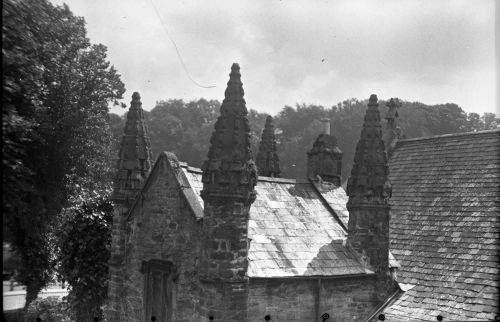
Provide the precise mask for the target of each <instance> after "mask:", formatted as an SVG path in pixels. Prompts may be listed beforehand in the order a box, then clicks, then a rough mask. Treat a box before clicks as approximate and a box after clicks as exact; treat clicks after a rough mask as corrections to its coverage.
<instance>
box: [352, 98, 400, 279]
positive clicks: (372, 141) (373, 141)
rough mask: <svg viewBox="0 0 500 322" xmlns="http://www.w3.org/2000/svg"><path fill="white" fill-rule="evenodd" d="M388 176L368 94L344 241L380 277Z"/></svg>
mask: <svg viewBox="0 0 500 322" xmlns="http://www.w3.org/2000/svg"><path fill="white" fill-rule="evenodd" d="M388 174H389V168H388V165H387V156H386V153H385V147H384V142H383V141H382V128H381V125H380V114H379V110H378V103H377V96H376V95H371V96H370V100H369V103H368V109H367V111H366V116H365V120H364V124H363V128H362V130H361V138H360V139H359V141H358V144H357V145H356V152H355V155H354V164H353V167H352V171H351V176H350V177H349V180H348V183H347V195H348V196H349V201H348V202H347V210H349V224H348V242H349V243H350V245H352V246H353V247H354V248H355V249H356V250H357V251H358V252H359V253H360V254H362V256H363V257H364V258H365V259H366V260H367V262H368V264H369V265H370V266H371V267H372V268H373V269H374V270H375V272H376V273H378V274H381V276H383V275H384V274H388V272H389V210H390V205H389V198H390V196H391V185H390V183H389V180H388Z"/></svg>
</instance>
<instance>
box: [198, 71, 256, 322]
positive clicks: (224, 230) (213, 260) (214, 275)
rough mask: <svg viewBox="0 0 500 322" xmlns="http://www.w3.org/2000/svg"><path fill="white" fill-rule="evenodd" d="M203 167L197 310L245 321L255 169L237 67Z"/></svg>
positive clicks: (215, 315) (228, 319) (232, 74)
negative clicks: (202, 208) (201, 236)
mask: <svg viewBox="0 0 500 322" xmlns="http://www.w3.org/2000/svg"><path fill="white" fill-rule="evenodd" d="M229 76H230V79H229V82H228V83H227V89H226V91H225V98H224V101H223V102H222V106H221V108H220V116H219V118H218V119H217V122H216V123H215V131H214V132H213V134H212V137H211V139H210V150H209V152H208V159H207V160H206V161H205V162H204V163H203V166H202V171H203V174H202V181H203V190H202V191H201V196H202V198H203V200H204V204H205V206H204V219H203V240H204V246H203V247H202V256H201V258H202V267H203V272H202V273H201V274H200V275H201V276H200V280H201V282H202V290H201V294H200V301H201V303H200V304H201V310H202V311H203V312H204V313H205V314H206V315H207V316H213V317H214V320H215V321H247V301H248V277H247V275H246V273H247V268H248V258H247V255H248V247H249V245H248V244H249V243H248V238H247V234H248V219H249V211H250V206H251V204H252V203H253V202H254V200H255V196H256V195H255V190H254V187H255V185H256V182H257V169H256V166H255V164H254V161H253V160H252V153H251V150H250V127H249V123H248V119H247V114H248V111H247V108H246V103H245V100H244V98H243V95H244V92H243V87H242V83H241V79H240V77H241V75H240V67H239V65H238V64H236V63H235V64H233V65H232V67H231V73H230V74H229Z"/></svg>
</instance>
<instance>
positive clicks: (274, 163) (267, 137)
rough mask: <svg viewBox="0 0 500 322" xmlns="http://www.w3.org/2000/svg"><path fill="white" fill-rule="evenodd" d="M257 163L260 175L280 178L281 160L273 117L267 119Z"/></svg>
mask: <svg viewBox="0 0 500 322" xmlns="http://www.w3.org/2000/svg"><path fill="white" fill-rule="evenodd" d="M256 163H257V168H258V169H259V175H261V176H265V177H275V178H278V177H279V176H280V173H281V170H280V160H279V157H278V153H277V149H276V138H275V136H274V123H273V118H272V117H271V116H268V117H267V118H266V124H265V125H264V131H262V139H261V141H260V145H259V152H258V153H257V159H256Z"/></svg>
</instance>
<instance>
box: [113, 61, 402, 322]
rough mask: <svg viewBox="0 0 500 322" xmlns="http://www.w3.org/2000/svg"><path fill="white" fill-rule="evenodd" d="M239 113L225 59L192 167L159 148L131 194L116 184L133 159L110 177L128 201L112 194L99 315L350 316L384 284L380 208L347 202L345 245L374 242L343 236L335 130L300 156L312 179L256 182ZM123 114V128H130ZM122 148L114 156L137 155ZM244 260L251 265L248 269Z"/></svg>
mask: <svg viewBox="0 0 500 322" xmlns="http://www.w3.org/2000/svg"><path fill="white" fill-rule="evenodd" d="M135 104H137V102H136V103H135ZM139 114H140V113H139ZM139 114H137V115H139ZM246 114H247V111H246V106H245V101H244V99H243V88H242V84H241V80H240V74H239V66H238V65H237V64H234V65H233V66H232V71H231V74H230V80H229V82H228V88H227V90H226V95H225V100H224V102H223V104H222V107H221V116H220V117H219V119H218V120H217V123H216V126H215V131H214V133H213V135H212V138H211V148H210V151H209V153H208V159H207V161H206V162H205V163H204V165H203V169H202V171H200V170H198V169H193V168H190V167H188V166H187V165H181V164H180V163H179V162H178V160H177V158H176V157H175V155H173V154H171V153H167V152H165V153H162V154H161V155H160V157H159V158H158V160H157V162H156V163H155V165H154V167H153V169H152V171H151V174H150V175H149V177H148V179H147V180H146V182H145V183H144V184H142V182H140V183H141V186H142V188H141V190H140V191H139V192H138V191H137V190H134V189H135V188H136V185H132V184H127V182H132V181H133V179H134V178H135V177H134V176H130V178H129V176H128V174H129V173H136V174H138V175H139V176H140V178H144V177H143V176H142V173H140V171H139V170H140V168H137V167H136V166H137V165H141V162H139V163H133V162H128V163H127V162H122V163H120V164H121V165H122V168H124V169H126V170H127V172H126V173H127V176H126V177H120V176H119V177H117V178H118V179H117V180H122V181H119V183H120V184H117V185H116V189H117V190H119V189H121V190H120V191H123V192H126V193H128V194H129V195H130V196H132V195H134V193H135V194H137V197H136V198H135V199H134V202H133V203H132V202H130V201H131V200H132V199H131V198H129V199H126V198H125V199H124V198H121V199H120V198H117V199H116V200H117V208H116V209H117V210H116V211H117V212H119V214H120V216H119V217H118V218H121V219H122V221H121V224H120V225H117V226H116V227H114V228H113V236H114V237H113V238H115V239H120V238H121V239H120V240H121V241H119V242H114V244H113V245H112V248H113V249H112V252H113V253H114V254H120V256H118V257H117V256H114V258H115V262H116V263H118V264H120V265H116V264H115V265H114V266H111V268H110V270H111V272H112V274H113V276H114V278H112V279H111V281H110V290H113V291H112V294H111V298H112V299H113V300H112V301H111V303H110V305H109V310H108V311H109V312H110V313H111V314H109V315H108V320H109V321H149V320H150V319H151V316H149V315H152V314H160V315H161V316H162V317H166V318H164V319H166V320H168V321H170V320H171V321H186V322H187V321H211V320H212V321H229V322H231V321H262V320H263V319H264V317H265V315H267V314H269V315H270V316H271V320H272V321H287V322H288V321H292V322H293V321H320V320H321V315H322V314H323V313H328V314H330V316H331V317H332V318H333V320H334V321H335V320H338V321H358V320H361V319H363V318H365V317H367V316H369V314H370V313H371V312H373V311H374V310H375V309H376V308H377V306H378V305H380V304H381V303H383V302H384V301H385V300H386V299H387V298H388V294H389V292H390V291H391V290H393V289H392V288H391V286H392V284H391V282H392V280H391V279H390V277H389V276H388V275H387V274H383V272H385V271H387V269H386V270H385V271H384V270H383V265H381V264H380V265H379V264H377V263H378V262H381V263H382V262H383V261H384V256H385V255H384V249H385V250H387V251H388V244H384V241H385V239H384V238H385V237H387V235H388V232H387V231H386V226H385V222H388V217H386V215H387V214H388V212H385V210H386V209H388V206H387V205H385V204H384V205H379V204H377V203H364V204H363V203H362V204H359V203H353V204H352V205H351V206H352V207H353V208H352V209H354V210H353V211H354V212H353V214H354V219H353V223H355V224H354V227H355V228H356V229H355V231H354V234H353V236H354V239H353V241H352V244H353V245H356V246H359V247H357V250H358V251H359V250H362V251H363V250H364V248H363V247H368V246H369V245H368V244H369V243H368V241H372V242H373V244H374V245H375V246H373V247H372V248H369V247H368V248H367V249H366V251H365V252H364V254H365V255H366V258H365V259H364V260H363V259H362V258H361V257H360V255H358V253H357V252H356V251H355V250H353V248H352V247H351V246H350V243H346V231H345V223H344V220H347V212H346V211H345V200H346V197H345V194H343V190H342V193H340V192H339V191H337V190H338V189H340V190H341V189H342V188H341V187H339V186H338V185H340V170H341V169H340V161H341V157H342V152H341V151H340V150H339V149H338V146H337V144H336V141H335V138H334V137H332V136H330V135H329V134H328V133H325V134H323V135H321V136H320V137H319V138H318V140H317V142H316V143H315V145H314V146H313V149H312V150H311V152H310V157H311V159H312V162H311V165H312V166H313V167H314V169H315V170H314V171H316V173H315V174H318V175H320V176H321V177H322V181H323V182H316V181H314V182H311V180H302V181H300V180H290V179H281V178H266V177H261V180H262V182H259V185H260V188H259V189H256V183H257V173H256V167H255V164H254V163H253V160H252V155H251V151H250V142H249V135H250V132H249V127H248V120H247V118H246ZM132 116H133V115H131V118H132V119H131V120H130V121H131V124H135V125H134V126H129V129H130V128H131V129H137V131H136V132H134V133H140V126H139V127H137V126H136V125H137V123H134V122H135V121H134V122H132V121H133V117H132ZM139 116H140V115H139ZM139 119H140V117H139ZM269 129H270V126H268V130H269ZM132 132H133V131H132ZM124 147H130V145H127V144H124ZM126 151H127V149H125V148H124V149H123V153H121V154H120V155H121V156H122V159H123V160H129V159H128V158H129V157H130V158H132V157H134V156H135V157H136V158H139V157H140V155H139V154H133V151H132V150H129V152H127V153H125V152H126ZM126 156H127V157H126ZM361 160H362V161H363V162H364V161H365V159H364V158H361ZM329 162H334V164H329ZM335 162H338V163H335ZM129 170H130V172H129ZM134 171H135V172H134ZM138 171H139V172H138ZM123 173H125V172H123ZM123 173H122V174H123ZM124 178H125V179H126V180H123V179H124ZM127 180H128V181H127ZM328 180H330V181H333V182H334V183H335V184H331V183H328V182H325V181H328ZM122 183H123V184H122ZM120 187H122V188H120ZM125 188H127V189H129V190H125ZM256 191H258V192H259V199H258V200H257V201H256V202H255V204H254V203H253V202H254V201H255V199H256ZM123 195H124V194H117V197H120V196H123ZM200 195H201V196H200ZM121 201H125V202H122V203H120V202H121ZM252 211H254V212H252ZM337 211H338V212H339V213H338V214H337ZM251 214H252V216H254V218H253V219H252V218H251ZM306 217H307V218H306ZM372 218H375V220H372ZM378 220H380V222H382V224H380V223H379V222H378ZM117 222H118V221H117ZM349 225H351V220H350V221H349ZM349 227H351V226H349ZM250 233H251V234H252V236H249V234H250ZM349 233H351V230H349ZM120 236H121V237H120ZM250 240H251V241H250ZM360 245H361V246H362V247H361V246H360ZM367 245H368V246H367ZM377 247H378V248H377ZM249 249H251V250H252V254H253V255H252V256H250V255H249ZM305 253H307V254H308V255H307V256H305V255H304V254H305ZM311 253H312V256H311ZM361 253H362V254H363V252H361ZM386 257H387V256H386ZM249 261H253V262H254V266H255V267H257V269H255V270H254V271H252V272H250V271H249ZM385 261H386V266H387V264H388V259H387V258H386V260H385ZM365 262H366V263H368V264H370V265H372V266H374V267H376V268H377V269H378V270H377V273H378V274H375V273H374V272H373V271H372V270H371V268H368V267H367V266H366V263H365ZM121 264H123V265H121ZM283 272H285V273H286V274H289V275H287V276H291V277H290V278H286V277H285V278H284V277H283V276H281V275H280V274H281V273H283ZM263 273H266V274H267V275H261V276H260V277H262V276H265V278H259V274H263ZM269 273H271V274H269ZM304 275H307V276H308V278H304V277H303V276H304ZM299 276H300V277H299ZM319 276H324V277H319ZM333 276H335V277H336V278H332V277H333ZM155 312H156V313H155ZM158 312H159V313H158Z"/></svg>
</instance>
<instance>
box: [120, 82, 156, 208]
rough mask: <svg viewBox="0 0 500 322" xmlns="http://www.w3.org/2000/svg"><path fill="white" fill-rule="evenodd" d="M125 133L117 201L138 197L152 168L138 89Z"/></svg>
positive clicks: (132, 102) (129, 200)
mask: <svg viewBox="0 0 500 322" xmlns="http://www.w3.org/2000/svg"><path fill="white" fill-rule="evenodd" d="M123 132H124V133H123V136H122V140H121V145H120V152H119V154H118V162H117V168H118V172H117V174H116V177H115V180H114V186H113V195H112V199H113V201H114V202H115V203H124V202H126V201H127V200H128V202H131V200H133V199H135V196H136V194H137V193H138V192H139V191H140V189H141V188H142V184H143V183H144V181H145V180H146V177H147V176H148V174H149V171H150V170H151V160H152V153H151V148H150V142H149V137H148V130H147V127H146V123H145V120H144V111H143V109H142V103H141V96H140V95H139V93H138V92H134V94H132V101H131V102H130V108H129V111H128V113H127V122H126V124H125V129H124V131H123Z"/></svg>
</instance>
